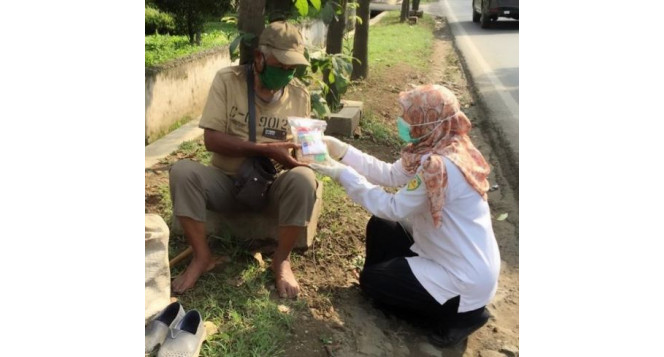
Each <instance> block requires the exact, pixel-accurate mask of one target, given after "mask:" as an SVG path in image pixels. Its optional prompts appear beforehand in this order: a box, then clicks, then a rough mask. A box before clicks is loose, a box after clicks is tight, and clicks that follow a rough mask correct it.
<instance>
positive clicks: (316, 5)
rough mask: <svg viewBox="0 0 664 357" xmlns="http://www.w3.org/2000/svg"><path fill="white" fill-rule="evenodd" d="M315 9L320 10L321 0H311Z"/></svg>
mask: <svg viewBox="0 0 664 357" xmlns="http://www.w3.org/2000/svg"><path fill="white" fill-rule="evenodd" d="M309 2H310V3H311V5H312V6H313V7H314V9H316V10H318V11H320V0H309Z"/></svg>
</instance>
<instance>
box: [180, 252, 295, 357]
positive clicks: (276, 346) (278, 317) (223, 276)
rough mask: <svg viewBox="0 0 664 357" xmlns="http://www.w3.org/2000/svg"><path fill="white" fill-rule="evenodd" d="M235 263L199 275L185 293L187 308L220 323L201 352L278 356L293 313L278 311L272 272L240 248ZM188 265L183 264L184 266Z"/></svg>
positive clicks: (286, 336)
mask: <svg viewBox="0 0 664 357" xmlns="http://www.w3.org/2000/svg"><path fill="white" fill-rule="evenodd" d="M225 251H227V252H228V251H235V252H236V253H235V254H234V255H233V256H231V260H232V261H233V262H234V264H232V265H229V266H228V267H227V269H225V270H224V271H222V272H217V271H213V272H211V273H208V274H206V275H205V276H204V277H202V278H201V279H199V281H198V283H197V288H196V289H195V290H194V291H192V292H190V293H188V294H185V295H183V296H182V297H181V299H180V301H181V302H182V304H183V305H184V306H185V307H186V308H187V309H192V308H196V309H198V310H199V311H201V313H202V314H203V318H204V319H205V320H207V321H211V322H212V323H214V324H215V325H217V326H218V327H219V332H218V333H217V334H215V335H212V336H211V337H210V338H209V340H208V341H207V342H206V343H205V344H204V345H203V347H202V349H201V356H238V357H239V356H276V355H280V354H283V352H284V346H285V344H286V343H287V341H288V334H289V333H290V331H291V329H292V327H293V326H292V325H293V319H294V318H293V316H292V312H291V313H284V312H281V311H279V304H285V305H288V304H293V305H294V306H292V308H293V309H300V308H299V307H298V306H295V305H296V303H295V302H281V301H278V300H275V299H271V297H270V290H269V289H268V288H267V287H268V286H271V285H273V284H274V282H273V281H272V274H271V273H270V272H269V271H268V270H266V269H264V268H261V267H259V266H258V265H257V264H256V263H254V262H252V261H251V260H250V258H249V257H248V256H246V255H245V254H242V253H240V250H239V249H237V247H235V248H230V249H228V250H225ZM182 269H184V266H183V267H180V270H182Z"/></svg>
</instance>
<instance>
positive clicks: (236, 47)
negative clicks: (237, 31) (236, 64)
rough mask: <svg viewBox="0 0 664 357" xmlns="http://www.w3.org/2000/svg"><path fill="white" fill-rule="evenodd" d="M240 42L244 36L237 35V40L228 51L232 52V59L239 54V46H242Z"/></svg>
mask: <svg viewBox="0 0 664 357" xmlns="http://www.w3.org/2000/svg"><path fill="white" fill-rule="evenodd" d="M240 40H242V35H237V37H235V39H233V42H231V45H230V46H228V51H229V52H230V55H231V58H233V56H234V55H235V54H236V53H237V52H239V51H238V46H239V45H240Z"/></svg>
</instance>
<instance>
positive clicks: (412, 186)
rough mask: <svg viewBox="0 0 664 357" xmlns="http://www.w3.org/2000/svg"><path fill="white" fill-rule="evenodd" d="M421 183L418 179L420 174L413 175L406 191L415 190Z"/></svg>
mask: <svg viewBox="0 0 664 357" xmlns="http://www.w3.org/2000/svg"><path fill="white" fill-rule="evenodd" d="M421 184H422V180H420V175H415V177H413V179H412V180H410V182H409V183H408V188H407V190H408V191H414V190H417V188H418V187H420V185H421Z"/></svg>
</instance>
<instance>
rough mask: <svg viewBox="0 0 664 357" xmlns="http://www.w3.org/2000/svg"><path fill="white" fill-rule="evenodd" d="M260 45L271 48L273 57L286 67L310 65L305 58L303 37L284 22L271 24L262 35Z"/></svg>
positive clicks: (294, 28)
mask: <svg viewBox="0 0 664 357" xmlns="http://www.w3.org/2000/svg"><path fill="white" fill-rule="evenodd" d="M258 44H259V45H264V46H267V47H270V48H271V49H272V55H273V56H274V57H275V58H276V59H277V61H279V62H281V63H283V64H285V65H291V66H292V65H304V66H308V65H309V61H307V59H306V58H305V57H304V41H303V40H302V35H300V31H299V30H298V29H297V27H295V26H294V25H292V24H289V23H287V22H284V21H275V22H272V23H270V24H269V25H268V26H267V27H266V28H265V30H263V33H261V37H260V40H259V42H258Z"/></svg>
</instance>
